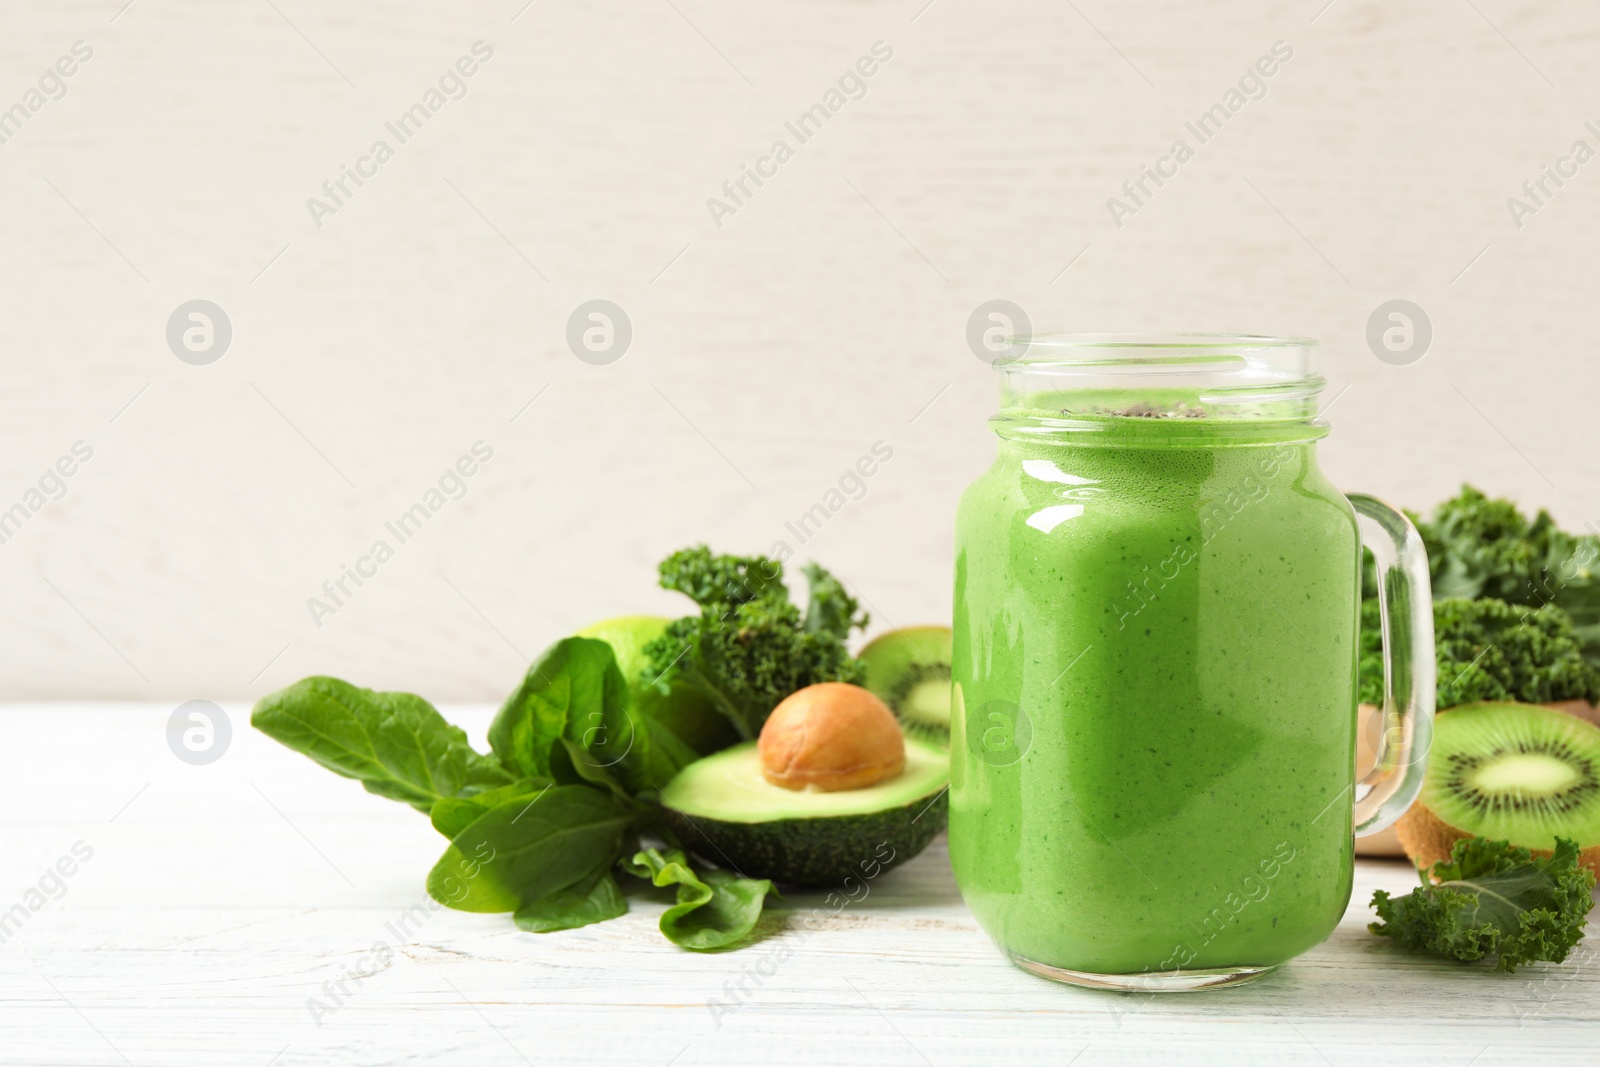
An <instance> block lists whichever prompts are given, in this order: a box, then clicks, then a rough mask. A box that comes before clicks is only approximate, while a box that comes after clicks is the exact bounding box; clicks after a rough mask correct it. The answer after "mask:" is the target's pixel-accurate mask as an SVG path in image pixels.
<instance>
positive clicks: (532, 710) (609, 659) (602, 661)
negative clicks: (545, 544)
mask: <svg viewBox="0 0 1600 1067" xmlns="http://www.w3.org/2000/svg"><path fill="white" fill-rule="evenodd" d="M664 732H665V731H663V730H660V729H656V730H652V728H651V726H650V724H649V721H648V720H645V719H643V718H641V717H640V716H638V715H637V714H635V712H634V710H633V707H632V705H631V701H630V697H629V696H628V686H627V681H626V679H624V678H623V676H622V671H621V670H620V669H619V668H618V667H617V660H616V656H615V654H614V653H613V652H612V650H611V646H610V645H608V644H606V643H605V642H604V641H598V640H595V639H594V638H589V637H568V638H565V639H563V640H561V641H557V642H556V643H555V644H553V645H551V646H550V647H549V648H548V649H546V650H545V652H544V653H543V654H542V655H541V656H540V657H539V658H538V659H537V660H535V661H534V662H533V665H532V666H531V667H529V668H528V673H527V675H526V677H524V678H523V680H522V684H521V685H519V686H518V687H517V689H516V691H515V692H513V693H512V694H511V695H510V696H509V697H507V698H506V701H505V703H504V704H503V705H502V706H501V708H500V713H499V714H498V715H496V716H495V719H494V722H493V723H492V724H491V725H490V726H489V745H490V747H491V748H493V749H494V752H495V755H496V756H498V757H500V762H501V763H503V764H505V766H507V767H508V768H510V769H512V770H513V771H515V772H516V773H518V774H520V775H524V776H527V777H540V778H546V777H548V778H554V779H555V780H557V781H559V782H562V783H564V784H571V783H577V782H588V783H590V784H592V785H596V786H599V787H601V788H605V789H611V790H613V791H614V792H617V793H618V794H619V795H626V794H627V793H630V792H631V793H639V792H645V791H648V790H651V789H652V788H653V787H659V786H663V785H665V784H666V783H667V782H668V781H670V780H671V778H672V776H673V775H674V774H676V773H677V771H678V770H679V768H680V767H681V766H682V761H683V759H684V758H685V756H684V746H683V745H682V744H681V743H678V744H674V743H673V742H672V741H670V740H667V739H665V738H661V737H660V736H659V735H660V734H661V733H664Z"/></svg>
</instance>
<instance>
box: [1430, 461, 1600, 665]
mask: <svg viewBox="0 0 1600 1067" xmlns="http://www.w3.org/2000/svg"><path fill="white" fill-rule="evenodd" d="M1417 529H1418V532H1419V533H1421V534H1422V539H1423V543H1424V544H1425V545H1426V546H1427V549H1428V566H1429V570H1430V572H1431V573H1432V578H1433V593H1434V595H1435V596H1438V597H1493V598H1495V599H1496V600H1504V601H1505V602H1506V603H1508V604H1525V605H1529V606H1539V605H1542V604H1550V603H1553V604H1555V605H1556V606H1558V607H1560V608H1562V609H1563V610H1565V611H1566V612H1567V613H1568V614H1570V615H1571V616H1572V621H1573V626H1574V636H1576V638H1577V640H1578V643H1579V644H1580V645H1581V646H1582V647H1583V649H1584V654H1585V655H1586V656H1587V657H1588V658H1589V659H1590V660H1591V661H1592V662H1595V663H1597V664H1600V537H1596V536H1593V535H1583V536H1574V535H1572V534H1569V533H1565V532H1563V531H1562V530H1560V529H1559V528H1557V526H1556V524H1555V520H1554V519H1552V518H1551V517H1550V515H1549V513H1548V512H1545V511H1540V512H1539V513H1538V514H1537V515H1535V516H1534V517H1533V518H1532V519H1529V518H1527V517H1526V516H1525V515H1523V514H1522V512H1521V511H1519V510H1517V506H1516V505H1515V504H1513V503H1512V502H1511V501H1509V500H1491V499H1490V498H1489V497H1487V496H1485V495H1484V494H1483V493H1481V492H1479V491H1478V490H1476V489H1474V488H1472V486H1470V485H1467V486H1462V487H1461V492H1460V494H1459V495H1457V496H1456V497H1455V498H1454V499H1451V500H1446V501H1445V502H1444V503H1442V504H1440V505H1439V506H1438V507H1437V508H1435V509H1434V512H1433V517H1432V519H1431V520H1429V521H1424V522H1418V523H1417Z"/></svg>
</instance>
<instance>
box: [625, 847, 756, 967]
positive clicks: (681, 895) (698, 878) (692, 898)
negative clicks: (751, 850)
mask: <svg viewBox="0 0 1600 1067" xmlns="http://www.w3.org/2000/svg"><path fill="white" fill-rule="evenodd" d="M624 866H625V867H626V869H627V870H628V871H629V872H630V873H632V874H634V875H637V876H638V877H640V878H648V879H649V880H650V882H651V884H653V885H656V886H663V887H664V886H677V891H678V893H677V895H678V901H677V903H676V904H674V905H673V906H672V907H670V908H668V909H667V910H666V911H665V912H663V913H662V915H661V932H662V933H663V934H665V935H667V938H668V939H669V940H670V941H672V943H673V944H675V945H678V946H680V947H682V948H687V949H693V950H695V951H697V952H708V951H712V950H715V949H720V948H728V947H730V946H732V945H736V944H738V943H739V942H740V941H742V940H744V939H745V938H746V937H748V936H749V935H750V931H751V930H754V929H755V926H756V920H757V919H759V918H760V917H761V907H762V904H763V903H764V902H765V901H766V899H767V894H769V893H774V894H775V893H776V892H777V890H776V889H774V888H773V886H772V883H771V882H769V881H767V880H766V879H764V878H741V877H739V876H738V875H736V874H734V873H732V872H731V871H721V870H708V871H706V872H705V874H703V875H697V874H696V873H695V871H694V869H693V868H692V867H690V866H689V858H688V856H686V855H685V854H684V852H683V851H682V850H681V849H676V848H674V849H668V850H667V851H666V852H662V851H661V850H659V849H654V848H647V849H644V850H643V851H641V852H639V853H637V854H636V855H635V856H634V857H633V859H632V861H631V862H629V863H627V864H625V865H624Z"/></svg>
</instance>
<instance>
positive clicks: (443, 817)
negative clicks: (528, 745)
mask: <svg viewBox="0 0 1600 1067" xmlns="http://www.w3.org/2000/svg"><path fill="white" fill-rule="evenodd" d="M552 785H555V782H553V781H551V780H550V779H549V778H521V779H518V780H517V781H515V782H512V783H511V784H510V785H502V786H499V787H497V788H494V789H486V790H484V791H483V792H482V793H474V794H473V795H472V796H470V797H441V798H440V799H439V800H438V802H437V803H435V804H434V805H433V810H432V811H430V812H429V813H428V818H429V820H430V821H432V823H433V828H434V829H435V830H437V831H439V832H440V833H441V834H443V835H444V836H446V837H450V838H453V837H455V836H456V835H457V834H459V833H460V832H461V831H463V830H465V829H466V828H467V827H469V826H471V825H472V824H473V823H474V822H476V821H477V820H478V819H479V818H481V817H482V816H484V815H487V814H488V813H489V812H490V810H492V809H494V808H498V807H499V806H500V805H502V804H509V803H511V801H513V800H517V799H521V800H523V801H524V802H526V801H531V800H532V799H533V798H534V797H536V796H538V795H539V794H540V793H543V792H544V791H545V790H546V789H548V788H549V787H550V786H552Z"/></svg>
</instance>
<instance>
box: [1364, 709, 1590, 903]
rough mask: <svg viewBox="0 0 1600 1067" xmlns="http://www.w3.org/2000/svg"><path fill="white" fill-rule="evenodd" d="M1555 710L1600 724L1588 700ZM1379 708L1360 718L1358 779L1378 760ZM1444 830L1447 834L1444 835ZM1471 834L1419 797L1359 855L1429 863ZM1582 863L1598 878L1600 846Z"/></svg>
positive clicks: (1443, 857)
mask: <svg viewBox="0 0 1600 1067" xmlns="http://www.w3.org/2000/svg"><path fill="white" fill-rule="evenodd" d="M1544 706H1545V707H1547V708H1550V709H1551V710H1552V711H1561V712H1565V713H1566V714H1568V715H1571V716H1573V717H1575V718H1579V719H1582V720H1583V721H1584V722H1587V723H1592V724H1593V725H1595V726H1600V709H1597V708H1596V707H1595V706H1594V705H1593V704H1591V703H1589V702H1588V701H1587V700H1557V701H1554V702H1552V703H1549V704H1545V705H1544ZM1378 710H1379V709H1378V708H1377V707H1376V706H1375V705H1372V704H1362V705H1361V706H1360V708H1359V709H1358V711H1359V714H1358V715H1357V717H1356V725H1357V730H1356V780H1357V781H1360V780H1361V778H1362V777H1364V776H1365V775H1366V774H1367V773H1368V772H1369V771H1371V770H1372V768H1373V765H1374V764H1376V763H1377V762H1378V753H1377V749H1376V741H1375V739H1376V738H1377V736H1378V735H1379V734H1380V733H1381V732H1382V728H1381V724H1380V721H1379V719H1378ZM1449 710H1450V709H1449V708H1440V709H1439V711H1438V714H1440V715H1443V714H1445V713H1446V712H1448V711H1449ZM1440 830H1442V831H1443V832H1444V834H1446V835H1453V836H1441V834H1440V832H1439V831H1440ZM1471 836H1472V835H1471V834H1467V833H1463V832H1462V831H1460V830H1457V829H1455V828H1454V827H1452V826H1450V825H1449V824H1448V823H1446V822H1445V821H1444V820H1442V819H1440V818H1439V817H1438V816H1437V815H1435V814H1433V812H1431V811H1429V810H1428V809H1427V808H1425V807H1424V806H1423V804H1422V802H1421V801H1420V800H1419V801H1417V802H1416V803H1415V804H1413V805H1411V807H1410V808H1409V809H1408V810H1407V811H1406V813H1405V814H1404V815H1402V816H1401V817H1400V821H1399V822H1397V823H1395V824H1394V825H1393V826H1391V827H1389V828H1388V829H1387V830H1380V831H1379V832H1378V833H1375V834H1370V835H1368V836H1367V837H1358V838H1356V855H1358V856H1374V857H1381V856H1395V857H1399V856H1405V857H1407V858H1408V859H1410V860H1412V861H1413V862H1414V863H1417V864H1423V863H1424V860H1423V859H1422V857H1424V856H1427V857H1431V858H1429V859H1427V860H1426V861H1425V862H1426V863H1427V864H1428V865H1431V864H1434V863H1437V862H1439V861H1440V860H1447V859H1449V858H1450V849H1451V848H1452V847H1453V846H1454V845H1455V843H1456V842H1457V841H1459V840H1461V839H1462V838H1464V837H1471ZM1533 855H1535V856H1548V855H1549V853H1548V852H1534V853H1533ZM1579 862H1581V863H1582V864H1583V865H1584V866H1585V867H1588V868H1589V869H1590V870H1591V871H1594V873H1595V877H1596V878H1600V866H1597V864H1600V845H1596V846H1594V847H1593V848H1587V849H1584V850H1583V851H1582V852H1581V853H1580V854H1579Z"/></svg>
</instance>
